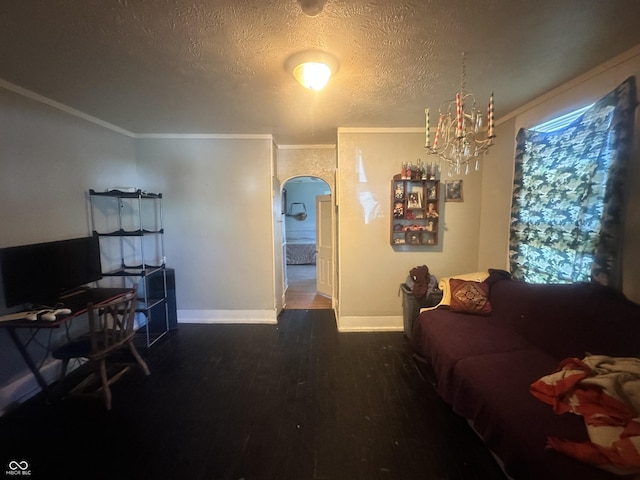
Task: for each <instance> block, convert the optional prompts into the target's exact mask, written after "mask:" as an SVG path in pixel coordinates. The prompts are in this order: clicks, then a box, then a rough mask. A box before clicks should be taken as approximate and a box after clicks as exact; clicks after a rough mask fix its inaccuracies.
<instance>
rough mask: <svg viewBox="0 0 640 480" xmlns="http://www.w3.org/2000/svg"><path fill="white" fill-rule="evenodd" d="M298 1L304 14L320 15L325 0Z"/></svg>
mask: <svg viewBox="0 0 640 480" xmlns="http://www.w3.org/2000/svg"><path fill="white" fill-rule="evenodd" d="M298 3H299V4H300V7H301V8H302V11H303V12H304V13H305V14H306V15H308V16H310V17H315V16H317V15H320V13H321V12H322V9H323V8H324V4H325V3H327V0H298Z"/></svg>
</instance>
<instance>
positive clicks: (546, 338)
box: [411, 271, 640, 480]
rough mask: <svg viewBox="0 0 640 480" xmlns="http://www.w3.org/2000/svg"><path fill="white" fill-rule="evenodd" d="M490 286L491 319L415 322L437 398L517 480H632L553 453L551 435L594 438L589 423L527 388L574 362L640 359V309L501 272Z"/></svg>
mask: <svg viewBox="0 0 640 480" xmlns="http://www.w3.org/2000/svg"><path fill="white" fill-rule="evenodd" d="M447 281H449V279H443V280H442V282H447ZM442 282H441V288H442ZM485 282H486V285H487V286H488V288H489V294H488V298H489V301H490V304H491V310H492V311H491V313H490V314H489V315H487V316H482V315H474V314H468V313H457V312H454V311H452V310H451V309H450V308H449V307H448V306H446V305H440V306H438V307H436V308H435V309H432V310H429V311H424V312H422V313H421V314H420V315H419V317H418V318H417V319H416V321H415V323H414V326H413V330H412V335H411V344H412V347H413V349H414V351H415V352H416V354H417V356H418V357H419V358H421V359H423V360H424V361H425V362H426V364H428V365H429V366H430V370H431V371H432V373H433V378H434V382H435V385H436V388H437V390H438V392H439V394H440V395H441V396H442V397H443V398H444V400H445V401H446V402H448V403H449V404H450V405H451V406H452V408H453V410H454V411H455V412H456V413H458V414H459V415H461V416H463V417H465V418H466V419H468V420H469V422H470V424H471V425H472V426H473V428H474V429H475V430H476V432H477V433H478V434H479V435H480V436H481V437H482V438H483V440H484V442H485V444H486V445H487V446H488V447H489V448H490V449H491V451H492V452H493V453H494V454H495V455H496V456H497V457H499V459H500V460H501V462H502V464H503V468H504V470H505V472H506V473H507V474H508V475H509V476H510V477H512V478H514V479H517V480H521V479H530V480H542V479H544V480H552V479H562V480H566V479H568V478H579V479H581V480H587V479H613V478H618V479H620V478H625V477H620V476H617V475H614V474H611V473H608V472H605V471H604V470H601V469H599V468H596V467H592V466H590V465H587V464H585V463H582V462H580V461H578V460H575V459H573V458H570V457H568V456H565V455H563V454H561V453H559V452H556V451H554V450H550V449H546V448H545V444H546V440H547V437H550V436H552V437H560V438H565V439H569V440H572V441H588V440H589V438H588V435H587V431H586V427H585V425H584V420H583V418H582V417H580V416H578V415H573V414H564V415H557V414H555V413H554V412H553V411H552V408H551V407H550V406H549V405H546V404H544V403H543V402H541V401H540V400H538V399H536V398H535V397H534V396H533V395H532V394H531V393H530V391H529V386H530V385H531V383H533V382H534V381H536V380H538V379H539V378H541V377H542V376H545V375H548V374H550V373H552V372H553V371H555V370H556V369H557V368H558V364H559V362H560V361H561V360H563V359H565V358H568V357H577V358H583V357H584V356H585V354H587V353H590V354H604V355H610V356H626V357H629V356H631V357H637V356H639V355H640V305H638V304H635V303H633V302H631V301H629V300H627V299H626V298H625V297H624V296H623V295H622V294H620V293H618V292H616V291H613V290H612V289H609V288H606V287H601V286H597V285H593V284H586V283H581V284H572V285H534V284H527V283H524V282H520V281H515V280H511V279H510V278H509V276H508V274H506V272H502V271H492V273H491V275H489V277H488V278H487V279H486V280H485ZM445 297H446V294H445ZM445 303H447V301H446V298H445Z"/></svg>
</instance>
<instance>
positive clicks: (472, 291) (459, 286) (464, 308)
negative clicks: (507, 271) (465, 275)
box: [449, 278, 491, 315]
mask: <svg viewBox="0 0 640 480" xmlns="http://www.w3.org/2000/svg"><path fill="white" fill-rule="evenodd" d="M449 287H450V288H451V303H450V304H449V307H450V308H451V310H452V311H454V312H458V313H470V314H474V315H489V314H490V313H491V302H489V285H487V284H486V283H485V282H475V281H473V280H460V279H458V278H452V279H451V280H449Z"/></svg>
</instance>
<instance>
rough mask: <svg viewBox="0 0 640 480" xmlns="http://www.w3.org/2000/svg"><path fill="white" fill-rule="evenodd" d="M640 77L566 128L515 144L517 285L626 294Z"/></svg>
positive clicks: (513, 253)
mask: <svg viewBox="0 0 640 480" xmlns="http://www.w3.org/2000/svg"><path fill="white" fill-rule="evenodd" d="M636 105H637V101H636V84H635V77H630V78H628V79H627V80H626V81H625V82H624V83H622V84H621V85H620V86H619V87H618V88H616V89H615V90H614V91H613V92H611V93H610V94H608V95H607V96H606V97H604V98H602V99H601V100H599V101H598V102H597V103H596V104H594V105H593V107H591V108H590V109H589V110H587V111H586V112H585V113H584V114H583V115H581V116H580V117H579V118H577V119H576V120H575V121H573V122H572V123H571V124H570V125H568V126H567V127H564V128H562V129H560V130H555V131H553V132H548V133H542V132H536V131H534V130H525V129H521V130H520V131H519V132H518V136H517V147H516V158H515V177H514V185H513V202H512V207H511V228H510V245H509V247H510V248H509V254H510V261H511V272H512V274H513V276H514V278H518V279H521V280H524V281H527V282H531V283H571V282H580V281H595V282H598V283H601V284H603V285H609V286H611V287H614V288H618V289H621V286H622V285H621V284H622V271H621V270H622V268H621V257H622V255H621V253H622V252H621V248H622V234H623V232H624V230H623V224H622V222H623V218H624V202H625V180H626V175H627V164H628V162H629V157H630V155H631V149H632V143H633V142H632V140H633V123H634V112H635V108H636Z"/></svg>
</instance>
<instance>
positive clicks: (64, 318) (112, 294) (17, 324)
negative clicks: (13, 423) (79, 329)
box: [0, 288, 131, 391]
mask: <svg viewBox="0 0 640 480" xmlns="http://www.w3.org/2000/svg"><path fill="white" fill-rule="evenodd" d="M130 291H131V289H130V288H89V289H86V290H81V291H79V292H77V293H75V294H70V295H66V296H64V297H62V298H60V299H59V302H60V303H61V304H63V305H64V306H65V307H66V308H69V309H70V310H71V313H70V314H68V315H60V316H59V317H58V318H56V320H52V321H49V320H11V321H6V322H0V328H6V329H7V332H8V333H9V336H10V337H11V340H13V343H14V344H15V346H16V348H17V349H18V351H19V352H20V355H22V358H23V359H24V361H25V363H26V364H27V365H28V367H29V370H31V372H32V373H33V376H34V377H35V379H36V380H37V382H38V385H40V388H41V389H42V390H43V391H46V390H47V388H48V385H47V382H46V381H45V379H44V378H43V377H42V374H41V373H40V370H39V369H38V367H37V365H36V364H35V362H34V361H33V358H31V355H29V352H28V350H27V346H28V345H29V343H31V341H32V340H33V339H34V338H35V336H36V335H37V334H38V332H39V331H40V330H42V329H48V328H58V327H60V325H62V324H64V323H65V322H68V321H70V320H72V319H73V318H75V317H78V316H80V315H82V314H83V313H86V312H87V305H88V304H89V303H93V304H97V303H102V302H106V301H108V300H112V299H114V298H116V297H119V296H120V295H123V294H125V293H128V292H130ZM18 328H28V329H31V330H32V333H31V337H30V338H29V340H28V341H27V342H24V343H23V342H22V341H20V337H19V336H18V334H17V333H16V329H18Z"/></svg>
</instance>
